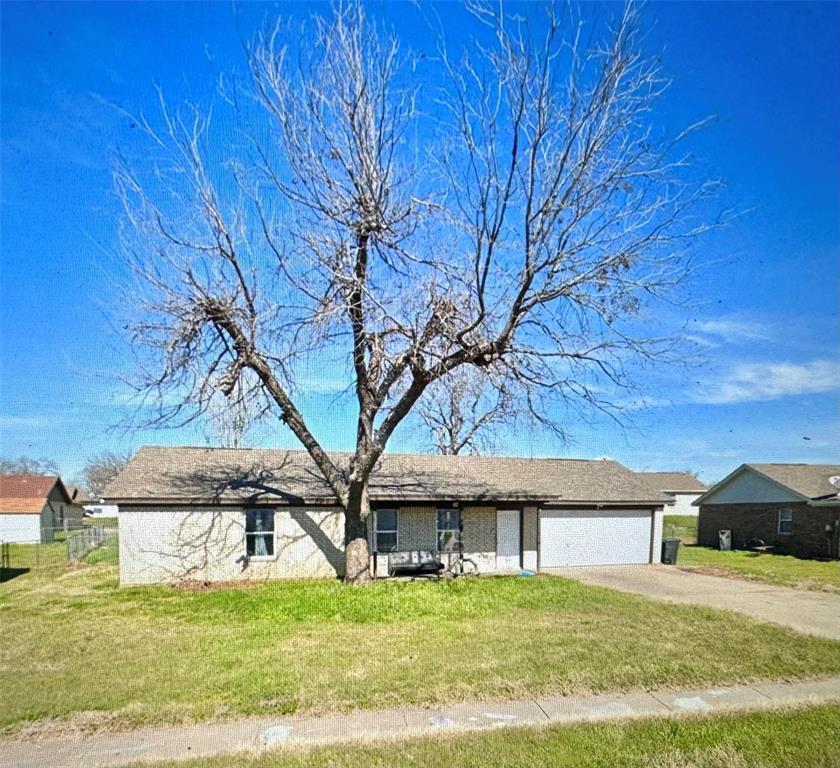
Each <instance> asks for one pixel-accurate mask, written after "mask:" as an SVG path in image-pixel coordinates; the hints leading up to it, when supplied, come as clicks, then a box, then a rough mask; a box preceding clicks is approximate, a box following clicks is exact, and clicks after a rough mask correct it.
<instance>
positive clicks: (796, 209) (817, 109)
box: [0, 2, 840, 480]
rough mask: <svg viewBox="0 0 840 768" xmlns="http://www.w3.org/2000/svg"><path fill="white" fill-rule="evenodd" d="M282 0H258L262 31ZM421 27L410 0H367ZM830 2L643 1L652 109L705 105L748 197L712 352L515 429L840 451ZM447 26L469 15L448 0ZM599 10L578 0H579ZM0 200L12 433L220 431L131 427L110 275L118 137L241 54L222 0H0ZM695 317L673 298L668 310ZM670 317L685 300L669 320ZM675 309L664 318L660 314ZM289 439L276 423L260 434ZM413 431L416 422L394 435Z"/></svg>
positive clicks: (705, 471) (326, 418) (690, 444)
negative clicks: (656, 62)
mask: <svg viewBox="0 0 840 768" xmlns="http://www.w3.org/2000/svg"><path fill="white" fill-rule="evenodd" d="M278 7H282V8H283V9H284V10H285V11H286V12H291V13H295V14H300V13H303V12H305V6H303V5H302V4H300V5H285V6H275V5H268V4H266V5H260V4H248V5H245V6H243V8H242V12H241V25H242V29H243V30H244V31H245V33H246V35H249V34H250V32H251V31H252V30H254V29H255V28H256V25H257V24H258V23H259V22H261V21H262V20H263V19H264V18H265V17H266V15H269V14H271V13H272V12H274V11H276V10H277V8H278ZM371 9H372V12H373V13H376V14H380V15H384V16H386V17H387V18H388V20H389V21H390V22H391V23H393V24H394V25H395V26H396V28H397V31H398V33H400V35H401V36H402V38H403V40H404V41H405V42H406V43H407V44H409V45H412V46H414V47H418V48H422V46H423V45H424V40H423V38H422V32H421V31H418V30H422V22H420V18H419V15H418V14H417V11H416V10H415V8H414V7H413V6H412V5H409V4H397V3H394V4H373V5H371ZM838 9H840V5H838V4H836V3H817V4H808V3H787V4H782V3H773V4H763V3H748V4H738V3H697V4H694V3H671V4H656V3H654V4H651V5H649V6H648V7H647V9H646V11H645V18H646V22H647V24H648V25H649V32H648V45H649V46H650V47H651V48H652V49H654V50H656V49H660V50H664V59H663V61H664V67H665V70H666V71H667V73H668V74H670V75H671V76H672V77H673V79H674V85H673V87H672V89H671V91H670V92H669V93H668V94H667V96H666V97H665V98H664V99H663V101H662V102H661V103H660V111H659V114H657V115H656V118H657V120H658V121H659V122H661V123H663V124H664V125H666V126H669V127H672V128H678V127H681V126H684V125H685V124H687V123H690V122H692V121H694V120H696V119H698V118H700V117H703V116H706V115H715V116H716V119H715V120H714V122H713V124H712V125H711V127H710V128H709V129H708V130H707V131H706V132H705V133H704V134H703V135H702V136H701V137H700V138H699V139H698V140H696V142H695V149H696V151H697V154H698V158H699V162H700V168H701V169H703V170H705V171H706V172H708V173H709V174H710V175H719V176H722V177H723V178H724V179H725V181H726V185H727V186H726V191H725V193H724V196H723V198H722V201H721V202H722V204H724V205H726V206H728V207H732V208H734V209H737V210H739V211H746V213H744V215H742V216H740V217H739V218H738V219H737V220H735V221H734V223H732V224H731V225H730V226H728V227H727V228H726V229H724V230H721V231H718V232H716V233H715V234H714V236H712V237H710V238H709V239H708V240H707V241H706V242H705V243H704V248H703V252H702V254H700V256H701V266H700V270H699V273H698V275H697V278H696V280H695V281H694V283H693V285H692V286H691V295H692V298H693V299H694V301H695V307H694V308H693V309H692V310H691V311H690V312H689V313H688V314H687V315H686V316H685V318H684V319H685V320H687V321H689V333H690V334H691V336H692V337H693V338H694V339H695V341H696V343H697V344H698V346H699V348H700V349H701V350H702V352H703V355H702V359H701V360H700V361H699V362H698V364H697V365H696V366H694V367H693V368H691V369H690V370H688V371H687V372H680V374H679V375H676V374H674V373H672V374H670V375H668V376H667V377H662V376H661V375H657V376H655V377H652V378H651V380H650V382H649V383H648V384H647V385H646V391H645V393H644V398H645V400H646V401H647V406H648V407H647V408H646V409H639V410H638V411H635V412H634V418H633V423H632V424H631V425H629V426H628V427H626V428H624V429H620V428H618V427H616V426H614V425H612V424H610V423H605V422H604V421H600V420H594V421H593V422H592V423H588V424H571V425H569V432H570V436H571V441H570V442H569V443H568V444H565V445H564V444H560V443H558V442H557V441H556V440H555V439H552V438H550V437H549V436H547V435H545V434H528V433H523V432H521V431H517V432H516V433H515V434H505V435H502V439H501V440H500V446H499V447H500V450H502V451H504V452H508V453H516V454H521V455H534V456H544V455H566V456H582V457H596V456H604V455H607V456H611V457H614V458H616V459H618V460H620V461H623V462H625V463H626V464H628V465H629V466H631V467H633V468H636V469H684V468H691V469H694V470H696V471H699V472H700V474H701V476H702V477H703V478H704V479H706V480H714V479H717V478H719V477H721V476H722V475H723V474H725V473H726V472H728V471H730V470H731V469H732V468H734V467H735V466H737V464H739V463H741V462H742V461H813V462H826V461H838V460H840V407H839V406H840V393H839V392H838V386H840V362H839V361H838V350H840V337H839V326H838V285H840V259H838V245H839V244H840V233H839V232H838V210H840V195H838V177H837V168H838V166H839V165H840V153H838V133H839V132H838V128H840V117H838V99H837V93H838V92H840V83H839V82H838V72H840V62H838V39H840V37H838V32H840V21H839V14H838ZM438 11H439V13H440V14H441V15H442V17H443V18H444V20H445V21H447V22H449V20H450V19H451V20H452V29H453V33H455V32H457V33H461V32H464V31H465V30H464V29H463V28H460V27H459V26H458V23H460V19H461V18H462V16H461V15H460V14H458V13H457V9H455V10H453V6H446V5H442V6H439V7H438ZM601 11H602V8H600V7H598V6H586V7H585V9H584V12H585V13H599V12H601ZM0 15H1V16H2V54H1V55H2V60H1V61H0V72H2V85H1V86H0V87H1V88H2V91H1V93H2V115H1V117H2V155H1V156H0V160H1V161H2V176H1V177H0V182H2V207H0V224H1V225H2V229H1V230H0V237H2V240H1V241H0V249H2V250H0V454H3V455H20V454H25V455H32V456H46V457H49V458H53V459H54V460H56V461H57V462H58V464H59V466H60V467H61V470H62V472H63V473H64V474H66V475H68V476H72V475H73V474H74V473H76V472H78V471H79V469H80V468H81V466H82V465H83V463H84V460H85V458H86V457H87V456H88V455H90V454H94V453H97V452H100V451H102V450H104V449H112V448H118V449H125V448H132V447H136V446H137V445H140V444H144V443H166V444H180V443H191V444H203V443H205V442H206V441H207V440H208V435H207V434H206V430H203V429H202V428H200V427H191V428H189V429H182V430H178V431H173V430H167V431H157V432H153V431H150V430H131V429H127V428H125V426H120V425H121V424H122V422H123V421H124V419H125V417H126V415H127V412H128V410H129V408H130V406H129V405H128V404H127V400H128V398H127V394H126V390H125V388H124V386H123V385H121V384H120V383H119V382H118V381H117V378H116V374H117V373H118V372H119V371H121V370H126V369H127V367H128V366H130V364H131V357H130V350H129V349H128V348H127V347H126V345H125V342H124V341H123V340H122V338H121V336H120V334H119V333H118V329H115V328H113V327H112V323H111V321H110V319H109V318H110V317H111V316H112V315H113V312H111V310H112V309H113V308H114V307H115V306H118V305H119V304H120V303H121V302H128V301H131V296H128V295H125V294H123V293H120V292H117V291H116V290H115V289H114V288H113V285H112V281H111V280H110V278H109V275H110V274H111V272H112V271H113V269H114V268H115V265H114V261H113V259H114V256H113V247H114V243H115V232H116V224H117V215H118V210H117V205H116V200H115V199H114V196H113V193H112V185H111V176H110V157H111V156H112V152H113V151H114V150H116V149H118V148H121V147H127V148H129V149H130V148H131V146H132V142H133V141H134V137H133V134H132V128H131V124H130V120H129V119H128V118H126V117H125V115H124V114H122V113H121V112H120V111H119V110H118V109H116V108H115V107H114V105H118V106H120V107H123V108H125V109H126V110H129V111H131V112H135V113H136V112H139V111H143V110H145V111H149V112H151V111H153V109H154V102H155V98H156V94H155V91H154V84H155V83H158V84H160V85H161V86H162V87H163V88H164V89H165V91H166V93H167V96H168V98H169V99H170V100H172V101H182V100H185V99H199V100H200V99H202V98H204V97H206V95H207V93H208V92H209V91H210V90H211V89H212V88H213V87H214V84H215V80H216V77H217V75H218V73H219V71H221V70H227V69H229V68H230V67H233V66H239V67H241V63H242V62H241V51H240V47H239V42H238V39H237V35H236V30H235V25H234V24H233V18H232V13H231V6H230V5H228V4H227V3H218V4H200V3H193V4H183V5H182V4H176V3H143V4H132V3H103V4H96V3H87V4H73V3H57V4H48V3H20V4H17V3H8V2H7V3H4V4H2V6H0ZM677 319H682V318H677ZM668 320H669V321H673V320H674V318H668ZM660 321H662V322H663V323H664V322H665V321H664V319H663V318H653V319H652V321H651V322H652V324H653V325H654V326H656V325H657V323H658V322H660ZM343 377H344V374H343V372H342V371H341V370H340V369H338V368H335V367H329V366H328V367H326V368H323V367H322V368H319V369H318V370H317V373H316V372H312V373H310V375H309V383H310V385H311V386H310V394H309V395H308V396H307V398H306V400H305V401H304V403H303V406H304V408H305V410H306V411H307V413H308V415H309V416H310V418H311V419H312V422H313V424H314V429H315V432H316V434H317V435H318V436H319V438H321V440H322V441H323V442H324V443H325V444H326V445H327V446H328V447H331V448H348V447H350V444H351V441H352V437H353V431H354V430H353V423H352V416H351V414H350V413H349V411H348V409H347V408H346V407H344V406H343V405H342V403H341V402H340V401H337V400H336V395H335V390H336V387H337V386H343V380H344V379H343ZM254 440H255V442H257V443H259V444H265V445H278V446H287V447H293V446H295V443H294V439H293V438H292V437H291V435H290V434H288V433H285V432H283V431H282V430H281V429H280V428H278V429H276V430H263V431H262V432H261V433H260V434H257V435H255V436H254ZM420 447H421V436H420V433H419V431H418V430H417V429H414V428H412V427H411V425H407V426H406V428H404V429H401V431H399V432H398V433H397V434H396V435H395V437H394V439H393V440H392V443H391V445H390V448H391V449H393V450H397V449H401V450H416V449H418V448H420Z"/></svg>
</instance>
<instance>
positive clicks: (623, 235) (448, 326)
mask: <svg viewBox="0 0 840 768" xmlns="http://www.w3.org/2000/svg"><path fill="white" fill-rule="evenodd" d="M470 10H471V12H472V13H473V15H474V18H475V19H476V20H477V22H478V32H477V33H476V37H475V40H474V41H473V42H472V44H471V45H470V46H469V47H468V48H467V49H466V50H464V51H463V52H462V54H461V55H459V56H457V57H456V56H453V55H452V54H451V53H450V52H449V51H448V50H447V47H446V40H445V36H443V35H441V37H440V43H439V49H438V52H437V55H436V56H430V57H428V58H425V59H415V58H414V57H412V56H411V55H410V54H408V53H405V52H403V51H402V49H401V47H400V45H399V42H398V40H397V38H396V37H395V35H394V34H393V33H392V32H391V31H390V30H387V29H384V28H382V27H381V26H380V25H378V24H376V23H375V22H374V21H372V20H370V19H369V18H368V17H367V16H366V14H365V11H364V7H363V6H362V5H361V4H360V3H350V4H348V5H339V6H338V7H336V8H335V9H334V11H333V12H332V13H331V15H330V16H329V17H328V18H321V17H317V16H316V17H312V19H311V20H310V21H309V22H307V23H305V24H304V27H303V29H301V30H297V29H292V28H291V27H290V26H289V25H288V24H286V23H284V22H283V21H281V20H278V21H277V23H276V24H275V25H274V26H273V27H270V28H268V29H267V30H266V31H265V32H264V33H263V34H261V35H259V36H258V37H257V38H256V39H255V40H254V41H253V42H252V43H251V44H249V45H248V46H247V51H246V52H247V56H248V62H249V73H248V74H249V80H248V82H247V83H246V84H240V83H233V84H228V83H226V85H225V92H224V94H223V96H224V105H225V107H226V109H227V112H225V113H224V114H225V117H224V120H225V121H226V122H225V123H224V128H225V129H226V130H225V132H224V133H220V132H219V131H215V130H214V124H213V120H212V114H213V112H212V111H211V110H209V109H201V108H199V107H198V106H195V105H186V106H184V107H183V108H182V109H175V110H173V109H171V108H170V107H169V106H168V105H167V104H166V103H165V101H164V100H163V98H162V97H161V110H160V117H159V119H157V120H155V121H154V122H153V121H151V120H147V119H146V118H144V117H142V116H141V118H140V121H139V124H140V125H141V127H142V128H143V130H144V132H145V135H146V138H147V139H148V143H149V151H148V154H147V155H146V159H145V161H144V163H143V164H142V166H139V167H138V166H137V165H132V164H131V163H127V162H121V163H120V164H118V166H117V168H116V170H115V185H116V189H117V191H118V194H119V195H120V197H121V199H122V201H123V204H124V210H125V217H124V225H123V237H122V244H123V249H124V252H125V254H126V257H127V260H128V262H129V264H130V265H131V269H132V275H133V283H132V285H131V286H130V288H131V293H130V294H128V295H132V296H134V297H135V298H134V303H133V308H134V309H135V310H136V315H135V321H134V322H133V323H132V324H131V327H132V329H133V341H134V343H135V345H136V348H137V349H138V350H140V351H139V352H138V355H139V358H140V362H141V363H142V375H141V377H140V380H139V381H138V382H136V383H137V387H138V390H139V391H140V392H141V393H142V394H143V395H144V396H145V397H146V398H148V399H149V401H152V402H155V403H157V404H158V406H159V409H158V412H157V415H156V417H155V420H156V421H157V422H159V423H184V422H188V421H191V420H193V419H198V418H207V417H208V416H210V417H212V418H216V419H221V420H224V419H225V418H229V419H230V421H231V423H233V424H236V425H237V426H238V428H242V429H244V428H245V427H246V423H247V421H248V420H249V419H252V420H260V419H262V420H264V419H270V418H278V417H279V419H280V420H281V422H282V423H283V424H284V425H285V426H286V427H288V428H289V429H290V430H291V431H292V433H293V434H294V435H295V436H296V437H297V439H298V440H299V441H300V442H301V444H302V445H303V446H304V447H305V448H306V450H307V451H308V452H309V453H310V455H311V456H312V458H313V460H314V461H315V463H316V464H317V466H318V468H319V470H320V471H321V472H322V473H323V474H324V477H325V478H326V480H327V481H328V483H329V485H330V487H331V488H332V489H333V491H334V492H335V494H336V498H337V499H338V501H339V503H340V505H341V506H342V507H343V508H344V511H345V519H346V544H347V549H346V551H347V562H348V565H347V570H348V578H349V579H353V580H358V579H363V578H365V576H366V574H367V541H366V537H365V535H364V526H365V518H366V516H367V512H368V506H367V482H368V478H369V476H370V473H371V471H372V470H373V468H374V466H375V465H376V462H377V461H378V459H379V458H380V456H381V455H382V453H383V451H384V450H385V447H386V445H387V443H388V441H389V439H390V438H391V436H392V434H393V432H394V430H395V429H397V428H398V427H399V425H400V424H401V423H402V422H403V421H404V420H405V419H406V417H407V416H408V415H409V414H410V413H411V412H412V411H413V410H414V409H415V408H416V407H417V404H418V403H419V402H421V401H423V400H424V398H426V397H427V390H429V393H428V397H429V398H430V400H429V402H430V403H431V404H434V403H435V401H436V399H439V398H441V397H443V398H444V399H446V398H449V399H450V405H451V404H452V398H453V397H455V396H456V395H458V385H457V382H458V381H460V380H461V379H460V378H459V377H462V376H466V377H467V379H468V378H469V377H470V376H471V375H472V374H471V373H469V371H473V372H478V374H479V377H482V376H483V377H487V376H488V375H489V376H490V379H491V380H492V381H493V382H494V387H495V391H497V392H499V393H503V395H504V396H503V402H500V403H497V404H496V405H498V408H496V407H495V406H493V404H492V403H486V402H485V401H482V399H481V398H478V399H477V401H481V403H482V407H484V405H488V406H491V407H489V410H488V411H487V413H486V414H485V413H482V412H479V410H480V409H479V410H476V411H475V412H471V413H470V414H469V416H470V419H471V420H472V422H473V424H472V426H471V427H469V428H467V427H466V420H465V421H464V424H462V425H461V426H459V427H458V429H457V430H456V429H453V430H452V434H451V435H450V438H449V442H448V443H447V446H448V449H451V450H456V451H457V450H465V449H470V448H471V447H474V446H475V445H476V444H477V443H476V440H478V438H479V435H480V433H481V432H482V430H486V427H487V426H488V425H489V424H490V423H491V422H492V421H493V420H494V418H495V417H494V415H493V414H494V413H496V414H500V413H504V414H505V415H506V416H507V415H508V414H524V415H526V416H527V417H528V418H530V419H534V420H536V421H537V422H539V423H540V424H543V425H545V426H547V427H548V428H550V429H553V430H555V431H556V432H557V433H558V434H562V433H563V432H564V430H565V428H566V424H565V423H564V417H565V415H566V414H567V413H568V410H569V409H579V410H581V411H584V412H591V411H593V410H596V411H603V412H606V413H610V414H611V415H613V416H617V414H619V413H620V401H621V398H620V397H619V396H618V394H617V393H619V392H620V391H621V390H623V389H626V388H629V387H633V386H634V385H635V381H634V373H635V371H636V370H637V367H638V365H639V364H640V363H643V364H652V363H655V362H659V361H667V360H669V359H672V358H673V356H674V354H675V352H677V351H678V349H677V347H676V345H675V341H674V339H671V338H669V337H668V335H667V334H658V333H656V332H654V331H652V330H651V328H652V325H651V323H650V322H649V321H647V319H646V314H645V313H646V312H647V311H648V309H649V308H650V307H652V306H655V305H656V304H657V303H658V302H660V301H673V300H674V297H675V296H676V297H677V298H678V296H679V289H680V286H681V284H682V283H683V281H684V280H685V278H686V275H687V270H688V261H687V257H688V254H689V251H690V248H691V247H692V245H693V244H694V243H695V242H696V240H697V238H698V236H700V235H702V234H703V233H704V232H705V231H706V230H707V229H709V228H710V227H712V226H716V225H717V224H718V223H719V221H718V219H717V218H715V217H711V218H710V217H709V216H708V206H707V205H706V203H705V201H706V200H707V199H708V198H709V197H710V196H711V195H712V194H713V193H714V192H715V189H716V186H717V185H716V183H715V182H711V181H702V180H701V181H697V180H696V177H695V175H694V174H692V172H691V169H692V160H691V156H690V154H689V153H688V151H687V150H684V149H683V146H684V144H685V141H686V139H687V138H688V137H689V136H690V135H691V133H692V131H693V130H694V129H695V128H696V127H699V126H692V127H690V128H688V129H686V131H683V132H681V133H680V134H678V135H677V136H669V135H668V134H667V133H666V132H664V131H662V130H660V129H658V127H657V126H656V124H655V121H654V114H655V113H654V107H655V105H656V102H657V99H658V98H659V97H660V95H661V94H662V93H663V91H664V90H665V89H666V88H667V87H668V82H667V80H666V79H665V78H664V77H663V76H662V74H661V72H660V69H659V61H658V58H656V57H655V56H647V55H645V54H644V53H643V51H642V49H643V46H642V43H641V41H640V26H641V24H640V16H639V13H640V11H639V9H638V7H637V6H636V5H634V4H632V3H629V4H627V5H626V6H625V7H624V9H623V10H622V11H621V12H620V13H619V14H618V16H617V17H616V18H615V19H614V24H613V26H612V27H609V28H607V27H606V26H605V25H594V26H592V28H591V29H587V30H586V33H585V34H584V29H585V28H586V26H587V25H586V24H585V23H584V21H583V20H582V19H581V18H579V17H578V15H577V11H576V9H575V8H574V7H566V6H564V7H563V8H562V10H560V11H558V10H556V9H555V8H554V7H553V6H549V7H548V8H547V9H546V12H545V15H544V17H542V18H538V17H537V16H536V15H535V14H534V13H533V12H532V9H529V13H530V16H529V18H520V17H512V16H508V15H506V14H505V13H504V11H503V8H502V6H501V5H499V6H491V5H486V6H485V5H475V6H470ZM290 35H296V36H298V37H299V39H301V40H305V41H306V44H305V45H300V46H296V47H295V49H294V50H296V51H297V54H296V55H295V56H294V57H293V56H292V55H291V54H290V53H289V50H290V49H289V48H288V47H287V45H286V42H287V40H288V39H289V36H290ZM585 40H586V41H587V42H584V41H585ZM231 125H233V126H235V127H236V132H235V134H234V136H235V137H234V138H230V136H231V131H230V126H231ZM220 136H221V137H223V139H224V140H222V139H220ZM325 354H329V356H330V357H331V358H332V359H334V358H335V357H340V358H341V359H344V360H346V361H347V371H348V374H349V375H348V385H349V386H348V391H349V392H352V394H353V396H354V398H355V401H356V406H357V409H358V418H357V427H356V447H355V451H354V452H353V457H352V459H351V461H350V462H349V464H348V465H347V466H338V465H337V464H336V463H335V462H334V461H333V460H332V459H331V458H330V456H329V455H328V454H327V453H326V451H325V450H324V448H323V447H322V444H321V443H320V442H319V439H318V437H317V436H316V435H315V434H314V433H313V431H312V429H311V427H310V422H309V421H308V416H307V414H306V413H305V409H303V408H302V407H301V405H300V403H301V402H302V401H301V400H300V394H301V390H302V389H303V388H304V387H303V382H302V379H301V376H300V370H301V365H302V363H303V362H304V361H307V360H312V359H319V358H320V359H323V357H324V355H325ZM465 372H466V373H465ZM453 382H455V384H454V385H453ZM430 388H431V389H430ZM471 408H472V407H471V406H470V407H469V409H470V410H471ZM426 413H427V416H429V420H428V421H427V423H428V424H430V426H431V427H432V428H434V429H437V428H438V426H440V425H441V424H442V422H440V420H439V418H438V417H439V416H440V412H439V411H438V415H437V416H434V415H429V414H430V413H431V412H428V411H427V412H426ZM466 415H467V414H461V416H464V417H465V416H466ZM459 418H460V417H459ZM435 425H438V426H435ZM453 426H454V425H453ZM440 428H443V427H442V426H440Z"/></svg>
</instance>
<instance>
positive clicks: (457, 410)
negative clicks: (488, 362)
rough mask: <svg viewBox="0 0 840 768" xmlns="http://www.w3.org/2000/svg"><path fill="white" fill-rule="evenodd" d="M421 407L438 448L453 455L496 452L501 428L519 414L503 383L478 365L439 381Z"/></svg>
mask: <svg viewBox="0 0 840 768" xmlns="http://www.w3.org/2000/svg"><path fill="white" fill-rule="evenodd" d="M417 410H418V413H419V415H420V419H421V420H422V422H423V425H424V426H425V428H426V430H427V431H428V435H429V438H430V439H431V442H432V444H433V445H434V448H435V451H436V452H437V453H440V454H444V455H449V456H455V455H457V454H460V453H472V454H478V453H493V452H494V451H495V449H496V446H497V444H498V441H497V439H496V435H497V430H498V429H500V428H501V427H502V426H503V425H504V424H506V423H510V422H512V421H514V420H515V417H516V413H515V409H514V408H513V401H512V399H511V397H510V396H509V395H508V393H507V391H506V390H505V388H504V386H503V384H502V383H499V384H498V385H494V382H493V381H492V380H491V379H490V378H489V377H488V376H486V375H484V374H483V373H482V372H480V371H477V370H476V369H474V368H458V369H456V370H455V371H453V372H452V373H451V374H449V376H447V377H446V378H443V379H440V380H438V381H436V382H435V383H434V384H433V385H432V386H430V387H429V390H428V392H427V394H426V396H425V398H424V399H423V400H422V401H421V402H420V403H419V404H418V406H417Z"/></svg>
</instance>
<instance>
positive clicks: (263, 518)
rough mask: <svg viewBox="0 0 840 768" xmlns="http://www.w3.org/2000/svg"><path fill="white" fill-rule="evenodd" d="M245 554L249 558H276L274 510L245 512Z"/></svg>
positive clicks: (248, 510) (247, 510) (250, 510)
mask: <svg viewBox="0 0 840 768" xmlns="http://www.w3.org/2000/svg"><path fill="white" fill-rule="evenodd" d="M245 552H246V554H247V555H248V557H274V510H273V509H246V510H245Z"/></svg>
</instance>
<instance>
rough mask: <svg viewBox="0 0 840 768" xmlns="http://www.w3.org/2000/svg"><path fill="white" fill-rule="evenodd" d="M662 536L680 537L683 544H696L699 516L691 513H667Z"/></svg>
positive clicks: (668, 537)
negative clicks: (693, 515)
mask: <svg viewBox="0 0 840 768" xmlns="http://www.w3.org/2000/svg"><path fill="white" fill-rule="evenodd" d="M662 538H664V539H679V540H680V541H681V542H682V543H683V544H696V543H697V518H696V517H692V516H691V515H665V517H664V519H663V521H662Z"/></svg>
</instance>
